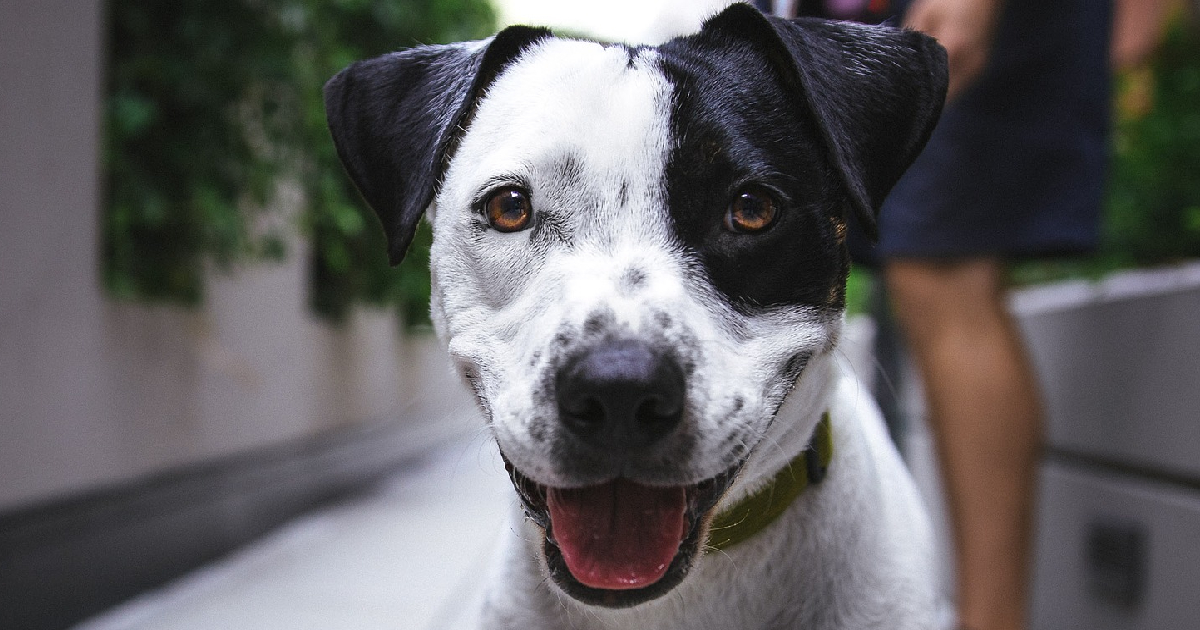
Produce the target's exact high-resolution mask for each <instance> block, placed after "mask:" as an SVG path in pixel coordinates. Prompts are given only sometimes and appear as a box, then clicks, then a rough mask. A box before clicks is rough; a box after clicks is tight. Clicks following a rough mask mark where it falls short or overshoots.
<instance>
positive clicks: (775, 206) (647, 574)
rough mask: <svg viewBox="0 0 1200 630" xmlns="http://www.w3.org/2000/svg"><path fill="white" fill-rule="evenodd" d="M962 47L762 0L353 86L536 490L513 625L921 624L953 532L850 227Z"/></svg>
mask: <svg viewBox="0 0 1200 630" xmlns="http://www.w3.org/2000/svg"><path fill="white" fill-rule="evenodd" d="M945 91H946V58H945V53H944V51H943V50H942V49H941V47H940V46H938V45H937V43H936V42H934V41H933V40H932V39H930V38H928V37H926V36H924V35H922V34H919V33H916V32H912V31H905V30H899V29H893V28H889V27H871V26H863V25H856V24H849V23H836V22H826V21H820V20H810V19H798V20H791V21H788V20H783V19H779V18H774V17H767V16H764V15H763V14H761V13H759V12H758V11H757V10H755V9H753V8H752V7H750V6H748V5H745V4H734V5H732V6H730V7H729V8H727V9H725V10H724V11H722V12H721V13H719V14H717V15H715V16H713V17H711V18H709V19H708V20H707V21H706V22H705V23H704V24H703V26H702V27H701V28H700V30H699V31H698V32H697V33H694V34H691V35H688V36H683V37H679V38H676V39H673V40H671V41H668V42H666V43H664V44H662V45H659V46H653V47H652V46H629V45H617V44H601V43H595V42H589V41H581V40H576V39H563V38H557V37H555V36H553V35H552V34H551V33H550V32H549V31H547V30H545V29H540V28H531V27H522V26H514V27H510V28H507V29H505V30H503V31H501V32H500V33H498V34H497V35H495V36H494V37H492V38H489V39H486V40H483V41H478V42H469V43H461V44H451V45H427V46H420V47H417V48H413V49H410V50H405V51H401V52H396V53H392V54H388V55H385V56H382V57H379V58H375V59H370V60H365V61H360V62H357V63H355V64H353V65H351V66H349V67H348V68H347V69H345V70H343V71H342V72H340V73H339V74H337V75H336V76H335V77H334V78H332V79H331V80H330V81H329V83H328V84H327V86H326V88H325V102H326V108H327V114H328V122H329V127H330V130H331V135H332V137H333V140H334V144H335V146H336V148H337V151H338V155H339V157H340V159H341V160H342V162H343V164H344V166H345V168H346V171H347V172H348V174H349V176H350V177H351V179H352V180H353V182H354V183H355V185H356V186H357V187H358V189H359V191H360V192H361V193H362V196H363V197H364V199H365V200H366V201H367V203H369V204H370V206H371V207H372V208H373V209H374V210H375V211H376V213H377V214H378V216H379V218H380V220H381V222H382V225H383V228H384V230H385V232H386V235H387V237H388V249H389V255H390V258H391V261H392V262H393V263H397V262H399V260H400V259H401V258H402V257H403V256H404V253H405V250H406V249H407V247H408V245H409V243H410V241H411V239H412V236H413V233H414V230H415V229H416V227H417V224H418V222H419V221H420V220H421V217H422V216H425V217H427V219H428V221H429V222H430V223H431V225H432V228H433V243H432V246H431V250H430V258H431V276H432V296H431V312H432V319H433V322H434V326H435V329H436V332H437V334H438V335H439V336H440V338H441V339H442V340H443V341H444V342H445V344H446V347H447V349H448V351H449V353H450V355H451V357H452V359H453V362H454V364H455V366H456V369H457V371H458V372H459V373H460V374H461V376H462V378H463V379H465V381H466V383H467V384H468V385H469V386H470V387H471V389H472V390H473V391H474V394H475V396H476V397H477V399H478V403H479V407H480V409H482V411H483V413H484V415H485V417H486V420H487V424H488V427H489V428H490V430H491V433H492V434H493V435H494V437H495V440H496V442H497V443H498V445H499V449H500V452H501V455H502V457H503V459H504V462H505V465H506V468H507V470H508V472H509V475H510V477H511V479H512V482H513V485H514V488H515V490H516V494H517V497H518V498H519V500H518V501H514V504H516V506H517V507H516V508H514V514H513V522H512V523H511V527H510V533H508V534H506V536H505V539H504V542H503V543H502V545H501V547H502V548H501V549H500V550H499V553H498V560H497V562H496V565H495V569H494V571H493V574H492V575H491V576H490V577H489V578H488V580H487V581H488V585H487V586H486V589H485V593H484V595H483V596H482V597H481V602H480V604H479V607H478V609H477V611H476V612H475V614H476V618H475V620H474V621H473V623H474V624H475V626H476V627H479V628H486V629H489V630H490V629H500V628H514V629H521V630H529V629H543V628H544V629H560V628H561V629H568V628H572V629H575V628H577V629H589V628H595V629H600V628H605V629H609V628H637V629H659V630H665V629H676V628H678V629H684V628H686V629H690V630H695V629H699V628H705V629H729V630H734V629H737V630H746V629H767V628H771V629H784V628H789V629H790V628H805V629H807V630H829V629H835V628H836V629H852V630H866V629H871V628H880V629H882V628H886V629H887V630H903V629H921V630H926V629H928V628H931V627H933V626H934V621H933V616H934V609H935V592H934V591H935V589H934V579H933V568H932V566H931V557H930V556H931V554H932V543H931V540H930V528H929V524H928V522H927V519H926V516H925V514H924V512H923V510H922V508H921V504H920V500H919V497H918V495H917V492H916V490H915V487H914V484H913V482H912V480H911V478H910V477H909V475H908V473H907V472H906V470H905V468H904V466H903V464H902V462H901V460H900V458H899V456H898V454H897V452H896V450H895V449H894V447H893V446H892V445H891V443H890V441H889V440H888V438H887V435H886V433H885V431H884V429H883V425H882V421H881V419H880V415H879V413H878V411H877V409H876V407H875V406H874V404H873V402H872V401H871V400H870V398H869V396H868V395H866V394H865V393H864V391H863V387H862V386H861V385H860V384H859V383H858V382H857V381H856V380H855V378H854V375H853V374H852V372H851V371H850V370H849V368H847V367H846V365H845V362H844V361H843V360H842V359H841V358H840V357H839V355H838V352H837V342H838V338H839V335H840V332H841V329H842V322H843V317H844V315H843V312H844V305H845V282H846V277H847V274H848V271H849V265H850V261H849V255H848V253H847V244H846V240H847V225H848V223H849V222H850V221H852V220H853V221H857V222H858V223H859V224H860V225H861V226H862V227H863V229H864V230H865V231H866V232H867V233H871V232H872V231H873V230H874V229H875V225H876V217H877V212H878V209H879V207H880V205H881V203H882V201H883V198H884V197H885V196H886V194H887V193H888V191H889V190H890V189H891V187H892V186H893V185H894V184H895V182H896V181H897V179H898V178H899V177H900V176H901V174H902V173H903V172H904V171H905V169H906V168H907V167H908V165H909V164H910V163H911V161H912V160H913V159H914V158H915V157H916V155H917V154H918V153H919V152H920V150H921V149H922V147H923V146H924V143H925V141H926V139H927V138H928V136H929V134H930V132H931V129H932V127H933V126H934V124H935V122H936V120H937V118H938V116H939V114H940V111H941V106H942V102H943V100H944V97H945Z"/></svg>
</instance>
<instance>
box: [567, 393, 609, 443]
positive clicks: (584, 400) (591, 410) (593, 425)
mask: <svg viewBox="0 0 1200 630" xmlns="http://www.w3.org/2000/svg"><path fill="white" fill-rule="evenodd" d="M559 413H560V414H561V415H562V418H563V421H564V422H565V423H566V424H567V426H568V427H570V428H571V430H572V431H574V432H576V433H579V434H594V433H596V432H598V431H600V430H601V429H603V428H604V416H605V413H604V405H603V404H601V402H600V400H599V399H597V398H594V397H591V396H587V397H571V396H566V397H564V396H561V395H560V396H559Z"/></svg>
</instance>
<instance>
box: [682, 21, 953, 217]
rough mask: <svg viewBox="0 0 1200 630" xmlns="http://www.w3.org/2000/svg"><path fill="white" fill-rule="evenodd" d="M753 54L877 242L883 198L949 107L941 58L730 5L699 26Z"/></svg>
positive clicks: (912, 38)
mask: <svg viewBox="0 0 1200 630" xmlns="http://www.w3.org/2000/svg"><path fill="white" fill-rule="evenodd" d="M703 30H705V31H708V30H714V31H719V32H723V33H725V34H726V35H727V36H733V37H737V38H739V39H744V40H746V41H747V42H748V43H750V44H751V45H753V46H755V47H758V48H759V49H760V50H762V52H763V53H764V54H766V55H767V57H768V58H769V59H770V60H771V62H772V63H773V64H774V65H775V66H776V67H777V68H779V69H780V70H781V71H782V74H783V77H784V80H785V81H786V82H793V81H794V82H795V89H797V90H799V91H800V93H801V94H803V98H804V102H805V103H806V104H807V106H808V109H809V111H810V112H811V114H812V117H813V120H814V122H815V123H816V125H817V128H818V129H820V132H821V135H822V136H823V140H824V141H825V144H826V150H827V151H828V155H829V158H830V162H831V163H832V164H833V166H834V167H835V168H836V169H837V171H838V174H839V175H840V177H841V179H842V183H843V185H844V186H845V189H846V192H847V194H848V196H849V198H850V202H851V205H852V207H853V209H854V212H855V215H856V216H857V218H858V219H859V223H860V224H861V225H862V227H863V228H864V229H865V230H866V231H867V233H868V235H869V236H871V237H872V238H875V237H877V233H878V226H877V223H876V215H877V214H878V212H879V207H880V206H881V205H882V204H883V199H884V197H886V196H887V194H888V192H890V191H891V189H892V187H893V186H895V185H896V182H897V181H898V180H899V179H900V176H901V175H903V174H904V171H905V170H906V169H908V167H909V165H910V164H912V162H913V160H915V159H916V157H917V154H919V153H920V152H921V149H922V148H924V146H925V141H926V140H928V139H929V134H930V133H931V132H932V131H933V127H934V125H935V124H936V123H937V119H938V116H940V115H941V111H942V104H943V102H944V101H945V98H946V81H947V67H946V51H945V50H943V49H942V47H941V46H940V45H939V44H938V43H937V42H936V41H935V40H934V39H933V38H931V37H929V36H926V35H924V34H921V33H918V32H916V31H909V30H900V29H895V28H890V27H886V26H865V25H861V24H854V23H850V22H831V21H826V20H818V19H812V18H800V19H796V20H790V21H789V20H783V19H780V18H775V17H767V16H764V15H763V14H761V13H759V12H758V11H757V10H755V9H753V8H752V7H750V6H749V5H746V4H742V3H735V4H733V5H732V6H730V7H729V8H728V9H726V10H725V11H723V12H722V13H720V14H718V15H717V16H715V17H713V18H711V19H710V20H709V21H708V22H706V23H705V25H704V29H703Z"/></svg>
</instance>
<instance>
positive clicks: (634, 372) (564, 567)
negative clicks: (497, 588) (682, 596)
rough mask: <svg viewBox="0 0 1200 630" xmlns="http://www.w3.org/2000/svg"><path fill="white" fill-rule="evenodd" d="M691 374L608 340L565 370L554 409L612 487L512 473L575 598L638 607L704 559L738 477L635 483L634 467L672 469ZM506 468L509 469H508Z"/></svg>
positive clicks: (555, 574) (554, 566)
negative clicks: (711, 528) (719, 506)
mask: <svg viewBox="0 0 1200 630" xmlns="http://www.w3.org/2000/svg"><path fill="white" fill-rule="evenodd" d="M686 394H687V383H686V376H685V373H684V369H683V368H682V367H681V366H680V364H679V361H678V360H677V359H675V358H674V357H673V356H671V355H670V354H669V353H667V352H664V351H660V350H658V349H656V348H654V347H653V346H651V345H649V344H647V343H645V342H642V341H637V340H609V341H605V342H602V343H600V344H597V345H594V346H592V347H590V348H587V349H586V350H584V351H582V352H579V353H577V354H575V355H573V356H571V357H570V358H568V359H567V360H566V361H564V362H563V364H562V366H561V367H560V368H559V370H558V372H557V374H556V375H555V400H556V403H557V406H558V413H559V419H560V422H561V424H562V427H561V428H562V429H563V435H564V439H565V440H566V441H567V442H569V443H570V449H571V451H572V452H574V453H586V454H587V457H586V459H588V460H590V461H595V462H597V464H596V465H597V466H600V467H602V470H599V471H594V470H589V471H588V472H589V473H591V474H593V475H594V474H595V473H597V472H599V473H601V474H600V478H607V479H609V480H608V481H606V482H603V483H599V484H593V485H588V486H586V487H577V488H551V487H546V486H543V485H540V484H538V483H536V482H534V481H533V480H531V479H529V478H527V477H525V476H524V475H522V474H521V473H520V471H518V470H517V469H516V468H515V467H514V466H512V465H511V463H509V464H508V466H507V468H508V471H509V474H510V476H511V477H512V480H513V483H514V485H515V486H516V487H517V490H518V491H519V494H520V495H521V498H522V501H523V503H524V507H525V511H526V513H527V514H528V515H529V517H530V518H531V519H532V520H533V521H534V522H535V523H537V524H538V525H539V526H540V527H541V528H542V529H543V530H544V531H545V536H546V540H545V544H544V551H545V557H546V561H547V564H548V567H549V570H550V575H551V577H552V578H553V579H554V581H555V582H556V583H557V584H558V585H559V586H560V587H561V588H563V589H564V590H565V591H567V592H568V593H569V594H570V595H571V596H573V597H575V598H576V599H579V600H581V601H585V602H590V603H594V604H599V605H604V606H615V607H620V606H631V605H635V604H637V603H640V602H643V601H647V600H650V599H654V598H655V597H658V596H659V595H662V594H663V593H666V592H667V591H669V590H670V589H672V588H674V587H675V585H677V584H678V583H679V582H680V581H681V580H682V579H683V576H684V575H685V574H686V573H687V571H688V569H689V568H690V567H691V565H692V561H693V559H694V558H695V556H696V555H697V554H698V552H699V547H700V540H701V537H702V533H703V528H704V526H705V523H706V522H707V520H708V519H709V518H710V516H711V514H710V513H711V511H712V509H713V506H715V505H716V503H717V501H718V499H719V498H720V497H721V495H722V494H724V492H725V490H727V489H728V487H729V485H730V483H732V480H733V477H734V475H735V473H736V469H734V470H730V471H728V472H727V473H724V474H722V475H719V476H717V477H715V478H712V479H708V480H705V481H703V482H701V483H696V484H691V485H656V484H654V483H653V481H652V480H645V479H630V478H627V477H626V476H624V473H625V472H626V471H627V470H628V469H629V468H630V464H631V463H632V462H640V463H643V464H644V463H645V462H646V461H652V460H666V459H669V458H664V457H663V452H664V451H663V449H669V448H670V446H669V444H670V443H671V442H672V440H671V438H672V437H678V432H679V430H680V427H681V425H682V424H683V419H684V417H685V408H686V403H687V396H686ZM506 461H507V460H506Z"/></svg>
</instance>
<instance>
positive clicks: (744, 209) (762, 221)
mask: <svg viewBox="0 0 1200 630" xmlns="http://www.w3.org/2000/svg"><path fill="white" fill-rule="evenodd" d="M778 216H779V207H778V205H777V204H776V203H775V197H774V196H772V195H771V194H770V193H769V192H767V191H766V190H764V189H762V188H760V187H757V186H755V187H751V188H747V189H746V190H743V191H742V192H740V193H738V196H737V197H736V198H735V199H734V200H733V203H731V204H729V210H727V211H726V212H725V229H727V230H729V231H730V232H734V233H737V234H754V233H756V232H762V231H763V230H765V229H767V228H769V227H771V226H772V225H774V224H775V219H776V218H777V217H778Z"/></svg>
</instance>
